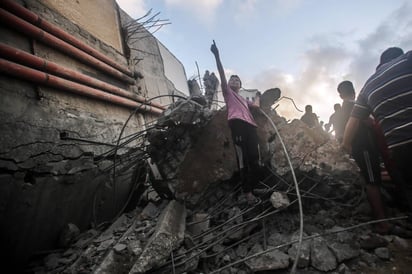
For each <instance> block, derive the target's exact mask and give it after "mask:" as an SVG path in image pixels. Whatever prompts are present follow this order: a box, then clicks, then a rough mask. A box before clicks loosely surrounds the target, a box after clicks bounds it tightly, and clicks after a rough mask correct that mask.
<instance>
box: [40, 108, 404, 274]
mask: <svg viewBox="0 0 412 274" xmlns="http://www.w3.org/2000/svg"><path fill="white" fill-rule="evenodd" d="M268 116H269V117H271V118H272V121H273V122H274V124H275V125H276V126H277V127H278V128H277V129H278V131H279V132H280V133H281V137H282V139H283V141H284V143H285V145H286V150H287V151H288V152H289V153H290V159H291V162H292V166H293V167H294V173H295V177H296V180H297V181H296V182H294V181H293V176H291V170H290V168H289V163H288V162H287V161H285V160H284V158H285V157H284V154H283V153H284V152H282V148H281V143H280V137H279V136H276V134H275V131H276V130H274V129H273V126H272V125H270V123H268V122H267V121H265V119H266V120H267V118H266V116H264V115H260V114H259V113H257V114H255V117H256V120H257V122H258V124H259V127H260V129H259V136H260V139H261V144H260V146H261V152H262V158H263V159H264V161H263V162H262V176H261V178H256V180H257V181H258V187H259V188H258V189H256V195H257V196H258V197H259V202H257V203H256V204H253V205H250V204H248V203H247V201H246V200H244V199H243V198H242V197H243V196H242V195H241V194H242V190H241V186H240V182H239V178H238V176H237V173H236V165H235V155H234V151H233V147H232V144H231V138H230V132H229V130H228V128H227V124H226V113H225V111H224V110H220V111H218V112H215V113H211V112H210V111H209V110H208V109H206V108H204V107H203V106H202V105H201V104H198V103H196V102H194V101H192V100H186V101H179V102H178V103H176V104H175V105H174V106H173V107H172V108H171V109H169V110H168V111H166V112H165V115H164V116H163V117H162V119H160V120H159V122H158V124H157V125H156V127H155V128H154V129H153V131H152V132H149V133H148V137H147V139H148V142H150V146H149V148H148V150H149V152H150V155H151V159H150V161H148V163H147V164H148V165H149V166H150V170H151V174H150V177H151V186H150V187H149V188H148V189H147V191H146V192H145V197H144V199H143V200H142V201H143V202H141V203H139V205H138V207H137V208H136V209H134V210H133V211H131V212H129V213H126V214H123V215H121V217H120V218H119V219H117V221H116V222H115V223H113V224H112V225H111V226H110V227H108V228H106V229H101V230H100V231H99V232H98V230H97V229H96V230H95V229H92V230H89V231H87V232H85V233H83V234H80V235H79V236H77V237H76V239H75V241H74V243H73V244H72V245H71V246H70V247H69V248H68V249H66V250H61V251H58V252H53V253H51V254H49V255H48V256H47V257H45V258H43V259H42V260H41V263H40V264H38V263H37V264H35V263H33V264H32V269H33V270H35V271H34V272H36V273H254V272H261V271H284V272H279V273H288V272H289V271H290V270H291V268H292V267H293V264H294V263H296V264H297V267H298V269H299V273H360V272H362V270H363V269H364V268H367V267H379V266H382V265H384V264H385V263H386V262H388V261H390V260H392V259H393V256H394V254H392V253H391V246H393V245H397V246H402V247H403V248H405V249H407V248H409V243H408V242H407V241H406V240H404V239H402V238H399V237H397V236H380V235H377V234H374V233H372V232H371V230H370V226H369V225H368V222H369V221H370V220H371V213H370V210H369V209H368V203H367V201H366V197H365V194H364V192H363V186H362V180H361V178H360V177H359V173H358V172H357V169H356V168H355V166H354V164H353V163H352V162H351V160H350V159H349V158H348V157H347V156H345V155H344V154H343V153H342V152H341V151H340V150H339V146H338V145H337V144H336V143H335V142H334V141H333V140H331V139H330V138H329V137H328V136H327V135H326V134H324V133H321V132H318V131H317V130H316V129H309V128H307V127H306V126H305V125H303V124H301V123H300V122H299V121H293V122H292V123H286V122H285V121H284V119H283V118H281V117H279V116H277V114H276V113H275V112H270V113H269V114H268ZM331 155H332V156H331ZM295 183H296V184H297V185H298V187H299V193H300V196H301V199H300V201H299V199H298V196H297V194H296V191H297V190H296V184H295ZM299 202H301V203H302V207H303V214H301V213H300V211H299ZM392 215H393V216H394V215H402V213H401V212H399V211H397V210H396V209H393V212H392ZM302 221H303V223H302ZM398 222H399V223H402V221H401V220H398ZM302 224H303V227H302ZM301 227H302V228H303V231H302V232H303V233H302V234H301V230H300V229H301ZM295 260H297V262H295Z"/></svg>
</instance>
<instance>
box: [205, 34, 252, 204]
mask: <svg viewBox="0 0 412 274" xmlns="http://www.w3.org/2000/svg"><path fill="white" fill-rule="evenodd" d="M210 50H211V51H212V53H213V55H214V56H215V59H216V65H217V69H218V71H219V75H220V80H221V86H222V93H223V97H224V99H225V103H226V107H227V114H228V121H229V127H230V130H231V132H232V139H233V143H234V145H235V150H236V156H237V160H238V167H239V169H240V173H241V179H242V186H243V192H244V193H245V195H246V199H247V201H248V203H249V204H254V203H257V202H258V199H257V198H256V197H255V196H254V195H253V193H252V191H253V189H254V187H255V185H256V183H257V181H256V180H257V178H258V175H259V150H258V137H257V131H256V129H257V124H256V122H255V120H254V118H253V116H252V113H251V112H250V108H251V107H259V105H260V99H259V96H257V97H256V100H255V101H254V102H253V103H252V102H251V101H248V100H246V99H245V98H243V97H242V96H240V94H239V90H240V88H241V87H242V82H241V81H240V78H239V76H237V75H232V76H230V78H229V82H227V81H226V76H225V72H224V69H223V65H222V62H221V60H220V56H219V50H218V49H217V47H216V44H215V41H213V44H212V46H211V48H210Z"/></svg>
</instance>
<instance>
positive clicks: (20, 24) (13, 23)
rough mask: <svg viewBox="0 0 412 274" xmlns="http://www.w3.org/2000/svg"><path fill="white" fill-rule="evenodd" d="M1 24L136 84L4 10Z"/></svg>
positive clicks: (88, 55)
mask: <svg viewBox="0 0 412 274" xmlns="http://www.w3.org/2000/svg"><path fill="white" fill-rule="evenodd" d="M0 22H3V23H4V24H6V25H7V26H8V27H10V28H12V29H14V30H16V31H18V32H21V33H23V34H25V35H26V36H28V37H30V38H32V39H34V40H37V41H40V42H42V43H44V44H46V45H48V46H50V47H52V48H55V49H57V50H59V51H61V52H63V53H65V54H67V55H69V56H72V57H74V58H76V59H77V60H79V61H81V62H82V63H84V64H86V65H89V66H92V67H94V68H96V69H98V70H100V71H102V72H104V73H106V74H108V75H110V76H112V77H114V78H116V79H119V80H121V81H123V82H125V83H128V84H135V80H134V79H133V78H131V77H130V76H128V75H126V74H124V73H122V72H120V71H118V70H117V69H115V68H113V67H111V66H109V65H108V64H106V63H104V62H102V61H100V60H99V59H97V58H95V57H93V56H92V55H90V54H88V53H85V52H84V51H82V50H80V49H78V48H76V47H74V46H72V45H70V44H69V43H67V42H65V41H63V40H61V39H60V38H57V37H56V36H54V35H52V34H50V33H48V32H46V31H44V30H42V29H40V28H38V27H36V26H34V25H32V24H30V23H29V22H27V21H24V20H23V19H21V18H19V17H17V16H15V15H13V14H11V13H10V12H8V11H6V10H4V9H0Z"/></svg>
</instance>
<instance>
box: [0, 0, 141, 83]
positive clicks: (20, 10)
mask: <svg viewBox="0 0 412 274" xmlns="http://www.w3.org/2000/svg"><path fill="white" fill-rule="evenodd" d="M0 5H1V6H2V7H4V8H5V9H6V10H8V11H10V12H11V13H14V14H15V15H17V16H18V17H20V18H21V19H24V20H26V21H27V22H29V23H31V24H33V25H36V26H38V27H39V28H41V29H43V30H45V31H47V32H49V33H50V34H52V35H54V36H56V37H58V38H60V39H62V40H63V41H65V42H67V43H69V44H71V45H73V46H75V47H77V48H78V49H81V50H83V51H84V52H86V53H88V54H90V55H92V56H94V57H96V58H97V59H99V60H100V61H103V62H104V63H106V64H108V65H110V66H112V67H114V68H116V69H117V70H119V71H121V72H123V73H125V74H126V75H129V76H131V77H133V72H131V71H130V70H129V69H128V68H127V67H125V66H122V65H120V64H118V63H116V62H115V61H113V60H112V59H110V58H108V57H107V56H106V55H104V54H102V53H101V52H99V51H97V50H96V49H94V48H92V47H91V46H89V45H87V44H85V43H84V42H82V41H81V40H79V39H77V38H76V37H74V36H73V35H71V34H69V33H67V32H66V31H64V30H63V29H61V28H59V27H57V26H55V25H53V24H51V23H49V22H48V21H46V20H44V19H43V18H41V17H40V16H38V15H37V14H35V13H34V12H32V11H30V10H29V9H27V8H25V7H23V6H21V5H19V4H18V3H16V2H15V1H10V0H2V1H0Z"/></svg>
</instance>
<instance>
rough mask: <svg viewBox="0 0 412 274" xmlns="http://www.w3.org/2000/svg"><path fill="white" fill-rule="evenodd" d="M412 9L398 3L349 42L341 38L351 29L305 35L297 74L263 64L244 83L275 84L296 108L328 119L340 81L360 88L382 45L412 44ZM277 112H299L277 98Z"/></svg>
mask: <svg viewBox="0 0 412 274" xmlns="http://www.w3.org/2000/svg"><path fill="white" fill-rule="evenodd" d="M411 12H412V5H411V4H404V5H402V6H401V7H400V8H399V9H397V10H395V11H394V12H393V13H392V14H391V15H390V16H389V17H388V18H385V20H383V21H382V23H381V24H379V25H378V26H377V27H376V28H375V29H373V30H372V31H371V32H370V33H369V34H368V35H366V36H364V37H363V38H361V39H359V40H357V41H355V42H354V43H353V44H350V45H348V44H347V43H345V41H346V38H347V37H348V35H350V33H349V32H346V33H343V32H342V33H329V34H316V35H314V36H312V37H310V38H309V39H308V40H307V46H308V48H307V50H306V51H305V52H304V53H303V54H302V55H301V56H300V59H299V63H300V64H299V65H300V68H301V69H300V71H299V72H298V73H296V74H289V73H287V72H285V71H282V70H281V69H278V68H271V69H266V70H264V71H262V72H260V73H259V74H258V75H257V76H255V77H254V78H251V79H248V81H247V85H248V86H250V87H256V88H258V89H259V90H261V91H264V90H265V89H268V88H270V87H279V88H280V89H281V91H282V95H283V96H287V97H290V98H292V99H293V100H294V102H295V103H296V105H297V106H298V108H300V109H304V106H305V104H311V105H312V106H313V110H314V112H315V113H316V114H318V116H320V120H323V121H325V123H326V122H327V121H328V119H329V115H330V114H332V112H333V104H334V103H340V102H341V99H340V98H339V97H338V95H337V92H336V86H337V85H338V84H339V83H340V82H341V81H343V80H350V81H352V82H353V83H354V86H355V89H356V91H357V93H358V92H359V91H360V89H361V88H362V86H363V84H364V83H365V81H366V80H367V78H368V77H369V76H370V75H372V73H373V72H374V71H375V68H376V66H377V64H378V62H379V56H380V54H381V52H382V51H383V50H385V49H386V48H387V47H391V46H400V47H402V48H403V49H404V50H405V51H408V50H410V49H411V47H412V19H411V17H410V14H411ZM354 32H355V30H353V31H352V34H353V33H354ZM277 111H278V112H279V114H281V115H283V116H285V117H287V118H289V119H293V118H300V116H301V115H302V114H303V113H300V112H299V111H297V110H296V109H295V107H294V106H293V104H292V102H291V101H290V100H286V99H284V100H281V101H280V102H279V107H278V108H277Z"/></svg>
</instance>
